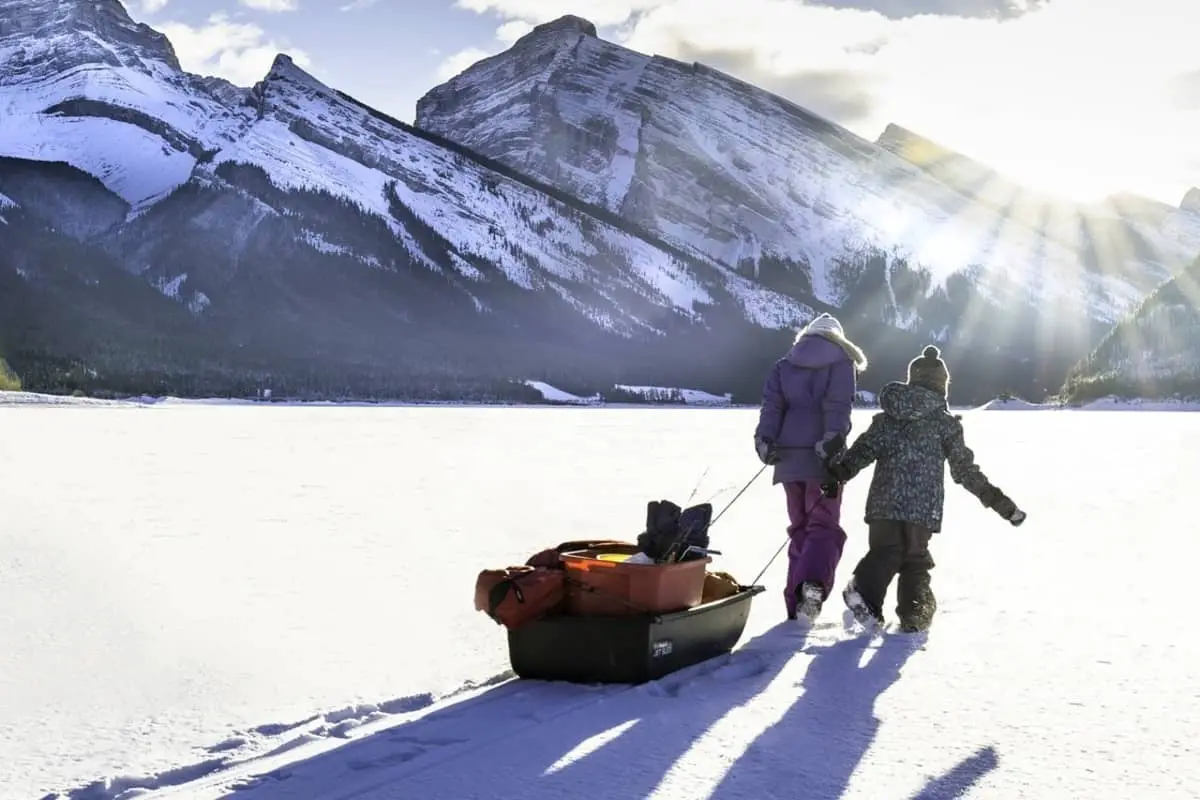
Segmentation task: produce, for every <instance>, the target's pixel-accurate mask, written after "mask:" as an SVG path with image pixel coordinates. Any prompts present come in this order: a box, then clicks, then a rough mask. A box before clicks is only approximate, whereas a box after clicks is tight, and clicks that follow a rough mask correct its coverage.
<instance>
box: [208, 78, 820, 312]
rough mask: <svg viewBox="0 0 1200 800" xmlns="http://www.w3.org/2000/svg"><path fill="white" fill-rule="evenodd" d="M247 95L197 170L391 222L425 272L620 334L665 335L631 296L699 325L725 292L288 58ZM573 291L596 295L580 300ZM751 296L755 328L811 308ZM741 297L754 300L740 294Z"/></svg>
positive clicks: (716, 277) (713, 273)
mask: <svg viewBox="0 0 1200 800" xmlns="http://www.w3.org/2000/svg"><path fill="white" fill-rule="evenodd" d="M253 96H254V99H255V102H256V105H257V110H258V119H257V120H256V121H255V122H254V123H253V124H252V125H250V127H249V128H248V129H247V130H246V131H245V132H244V133H243V134H242V136H241V138H240V139H239V140H238V141H237V142H236V143H234V144H232V145H230V146H228V147H226V148H224V149H222V150H221V151H219V152H218V153H217V154H215V155H214V156H213V158H212V160H211V162H210V163H209V164H205V165H202V167H201V168H200V171H201V172H202V173H208V172H210V171H215V170H216V169H217V168H219V167H220V165H222V164H225V163H229V162H232V163H238V164H253V165H256V166H259V167H262V168H264V169H265V170H266V171H267V173H268V175H270V176H271V179H272V182H274V183H275V184H276V185H278V186H280V187H281V188H284V189H301V188H303V189H318V190H321V191H326V192H329V193H331V194H333V195H336V196H339V197H343V198H346V199H348V200H350V201H351V202H353V203H355V204H357V205H359V206H361V207H362V208H364V209H366V210H368V211H369V212H372V213H374V214H376V215H378V216H379V217H381V218H383V219H385V220H389V224H391V226H392V228H393V231H394V232H395V234H396V236H397V237H398V239H399V240H400V241H401V242H402V243H403V244H404V246H405V247H406V248H407V249H408V250H409V252H410V254H412V255H413V256H414V257H415V258H417V259H418V260H420V261H422V262H423V263H424V264H425V265H426V266H427V267H428V268H430V269H432V270H434V271H435V272H440V271H443V270H446V271H452V272H454V273H457V275H456V277H458V278H461V279H462V280H463V282H464V285H466V286H468V287H469V286H470V285H471V284H473V283H478V282H480V281H486V280H490V279H494V278H492V277H490V276H489V275H488V273H490V272H492V271H493V270H496V271H498V273H499V275H497V276H495V277H497V278H500V279H502V280H506V281H508V282H511V283H512V284H514V285H516V286H518V287H521V288H523V289H526V290H539V291H540V290H543V289H546V290H550V291H553V292H554V293H556V294H558V295H560V296H561V297H562V298H563V299H564V300H565V301H566V302H568V303H569V304H571V305H572V306H574V307H576V308H577V309H579V310H580V311H581V312H582V313H584V314H585V315H587V316H589V317H590V318H592V319H594V320H596V321H597V322H598V323H599V324H601V325H603V326H605V327H609V328H614V329H616V330H620V331H623V332H624V333H626V334H629V333H632V331H633V330H635V329H636V328H638V327H642V328H645V329H647V330H649V331H651V332H654V333H661V332H662V331H661V330H659V329H657V328H656V327H655V325H654V324H653V323H651V322H649V321H648V320H647V319H641V318H638V317H636V316H631V315H632V314H633V313H635V312H634V311H633V309H634V308H636V302H637V300H638V299H646V300H649V301H651V304H650V305H649V306H648V307H647V308H648V310H647V312H646V314H647V316H649V315H651V314H657V313H663V311H667V312H672V313H678V314H680V315H682V316H684V317H685V318H687V319H690V320H697V321H698V320H700V319H701V318H702V312H703V308H704V307H705V306H713V305H715V304H717V302H718V300H717V299H715V298H714V296H713V294H712V293H711V290H713V289H717V290H721V289H724V288H726V287H728V286H730V285H731V279H729V278H726V277H724V276H723V275H722V273H721V272H720V271H719V270H716V269H711V268H709V269H706V270H704V271H703V272H702V273H697V272H696V271H695V266H694V265H686V264H683V263H681V262H679V261H678V260H677V259H675V258H674V257H672V256H671V255H670V254H668V253H665V252H664V251H662V250H661V249H659V248H656V247H654V246H653V245H651V244H649V243H647V242H645V241H643V240H641V239H639V238H637V237H634V236H630V235H628V234H625V233H623V232H621V231H618V230H614V229H613V228H611V227H610V226H608V225H606V224H603V223H596V222H594V221H590V220H589V221H586V222H585V221H584V218H583V215H581V214H578V213H576V212H575V210H574V209H572V208H569V207H567V206H565V205H563V204H561V203H558V202H555V201H553V200H551V199H549V198H547V197H545V196H544V195H543V194H541V193H540V192H538V191H536V190H533V189H530V188H529V187H527V186H524V185H523V184H521V183H519V182H517V181H513V180H510V179H508V178H506V177H504V176H499V175H496V174H495V173H493V172H492V171H490V170H488V169H486V168H481V167H480V166H478V165H477V164H474V163H472V162H470V161H468V160H466V159H464V158H462V157H461V156H459V155H458V154H455V153H452V152H448V151H447V150H446V149H444V148H441V147H437V146H435V145H433V144H431V143H429V142H427V141H425V140H423V139H421V138H419V137H416V136H413V135H411V134H410V133H408V132H406V131H405V130H403V129H402V128H399V127H397V126H394V125H390V124H389V123H388V122H387V121H386V120H385V119H383V118H382V117H381V115H379V114H377V113H372V112H371V110H370V109H367V108H366V107H363V106H361V105H359V104H357V103H355V102H352V101H351V100H349V99H348V98H346V97H344V96H342V95H339V94H337V93H335V92H333V91H332V90H330V89H329V88H328V87H326V86H324V85H323V84H321V83H320V82H319V81H317V80H316V79H315V78H313V77H312V76H310V75H308V74H307V73H305V72H303V71H302V70H300V69H299V68H298V67H296V66H295V64H294V63H293V62H292V61H291V60H290V59H288V58H287V57H286V56H281V57H280V58H278V59H277V60H276V62H275V65H274V67H273V68H272V70H271V72H270V73H269V74H268V76H267V77H266V79H265V80H264V81H263V82H262V83H261V84H260V85H258V86H257V87H255V90H254V95H253ZM397 205H399V206H400V207H402V208H403V209H404V210H405V212H406V215H407V214H411V216H412V217H413V218H415V219H416V220H417V221H418V222H419V223H420V224H422V225H425V226H428V227H429V228H430V229H431V230H433V231H435V232H436V233H437V235H438V236H439V237H441V239H442V240H443V241H444V242H445V243H446V245H448V249H447V252H446V253H444V254H436V253H433V254H431V253H429V252H426V251H425V250H423V249H422V248H421V246H420V245H419V244H418V243H417V242H416V241H415V240H414V239H413V237H412V232H411V231H409V230H408V229H407V228H406V227H405V225H404V224H403V220H402V219H401V220H397V219H395V216H394V211H395V207H396V206H397ZM402 216H404V215H402ZM743 284H744V282H743ZM580 287H586V289H585V290H584V291H585V292H587V293H589V294H591V293H594V295H595V296H593V297H582V296H580V295H581V294H583V292H580ZM735 287H736V285H735ZM468 291H470V289H469V288H468ZM630 294H633V295H634V297H633V298H632V302H627V301H628V300H629V297H628V296H629V295H630ZM759 294H765V295H767V302H759V303H757V304H754V303H752V302H746V303H744V308H745V309H746V312H747V313H748V314H749V315H751V318H752V319H753V320H754V321H755V322H760V323H761V324H766V325H784V324H788V323H789V322H792V323H794V322H795V321H797V320H799V319H801V318H802V315H805V314H807V313H811V310H810V309H807V308H805V307H804V306H802V305H800V304H798V303H796V302H794V301H791V300H789V299H788V298H786V297H784V296H782V295H778V294H776V293H771V292H765V291H762V290H760V291H759ZM742 297H746V298H749V300H753V299H754V295H753V293H751V292H748V291H744V292H743V293H742ZM643 305H645V304H644V303H643ZM622 316H627V317H629V318H628V319H622Z"/></svg>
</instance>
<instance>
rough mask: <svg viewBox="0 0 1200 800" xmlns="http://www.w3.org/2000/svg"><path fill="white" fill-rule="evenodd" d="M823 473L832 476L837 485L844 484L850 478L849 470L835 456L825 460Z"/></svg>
mask: <svg viewBox="0 0 1200 800" xmlns="http://www.w3.org/2000/svg"><path fill="white" fill-rule="evenodd" d="M825 471H826V472H828V473H829V474H830V475H832V476H833V479H834V480H835V481H837V482H838V483H846V482H848V481H849V480H850V478H851V477H852V476H851V474H850V468H849V467H848V466H846V465H845V464H843V463H842V462H841V461H839V460H838V457H837V456H831V457H830V458H827V459H825Z"/></svg>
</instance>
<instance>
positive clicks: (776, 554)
mask: <svg viewBox="0 0 1200 800" xmlns="http://www.w3.org/2000/svg"><path fill="white" fill-rule="evenodd" d="M754 477H756V478H757V477H758V476H757V475H755V476H754ZM817 502H820V501H819V500H818V501H817ZM816 507H817V503H813V506H812V508H810V509H808V514H809V516H811V515H812V512H813V511H814V510H815V509H816ZM791 540H792V537H790V536H786V537H784V540H783V544H781V545H779V549H778V550H776V551H775V555H773V556H771V558H770V559H769V560H768V561H767V563H766V565H765V566H764V567H763V568H762V572H760V573H758V577H756V578H755V579H754V580H753V581H751V583H750V585H751V586H757V585H758V582H759V581H760V580H762V576H763V575H766V574H767V570H769V569H770V568H771V565H772V564H774V563H775V559H777V558H779V554H780V553H782V552H783V548H785V547H787V546H788V543H789V542H791Z"/></svg>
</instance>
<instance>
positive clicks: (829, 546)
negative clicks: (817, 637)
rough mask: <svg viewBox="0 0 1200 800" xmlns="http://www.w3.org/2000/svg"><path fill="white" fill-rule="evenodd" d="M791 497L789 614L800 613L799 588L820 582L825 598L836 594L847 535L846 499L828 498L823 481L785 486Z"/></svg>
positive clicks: (786, 589)
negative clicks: (844, 519)
mask: <svg viewBox="0 0 1200 800" xmlns="http://www.w3.org/2000/svg"><path fill="white" fill-rule="evenodd" d="M783 490H784V493H785V494H786V495H787V510H788V520H789V523H790V524H789V525H788V529H787V530H788V537H789V538H790V539H791V540H792V541H791V544H790V545H789V546H788V577H787V586H785V587H784V591H783V599H784V603H786V604H787V610H788V613H789V614H790V613H792V612H794V611H795V610H796V605H797V603H796V588H797V587H798V586H800V584H802V583H803V582H804V581H817V582H819V583H820V584H821V585H822V586H824V587H825V596H826V597H829V593H830V592H831V591H833V579H834V573H835V572H837V567H838V562H839V561H841V560H842V548H843V547H845V545H846V532H845V531H844V530H842V526H841V516H842V498H841V494H840V493H839V495H838V496H837V497H825V496H824V495H822V494H821V484H820V482H819V481H809V482H796V483H784V484H783Z"/></svg>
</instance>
